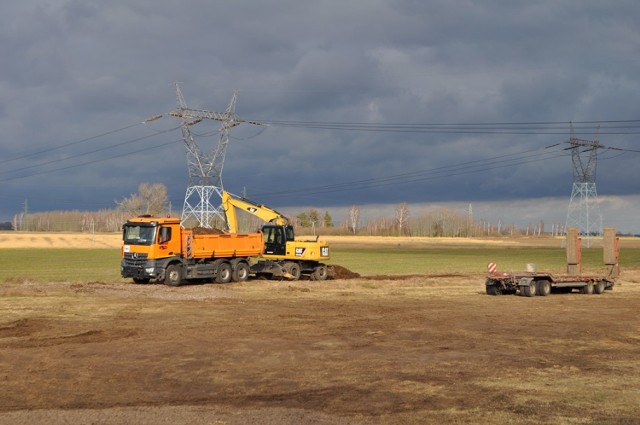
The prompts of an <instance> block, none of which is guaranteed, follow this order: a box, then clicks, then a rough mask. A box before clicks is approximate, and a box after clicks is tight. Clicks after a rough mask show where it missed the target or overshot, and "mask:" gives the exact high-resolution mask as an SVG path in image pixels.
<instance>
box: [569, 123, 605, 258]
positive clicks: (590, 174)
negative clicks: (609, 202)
mask: <svg viewBox="0 0 640 425" xmlns="http://www.w3.org/2000/svg"><path fill="white" fill-rule="evenodd" d="M598 139H599V137H598V135H597V136H596V140H583V139H579V138H577V137H575V134H574V131H573V125H571V138H570V139H569V145H570V147H569V148H567V149H571V162H572V164H573V187H572V190H571V199H570V200H569V208H568V210H567V221H566V225H565V231H566V228H567V227H577V228H578V232H579V233H580V234H581V235H584V236H585V237H586V239H587V246H589V238H590V237H591V236H595V235H602V214H601V213H600V207H599V205H598V192H597V191H596V168H597V163H598V149H602V148H604V146H603V145H601V144H600V142H599V141H598Z"/></svg>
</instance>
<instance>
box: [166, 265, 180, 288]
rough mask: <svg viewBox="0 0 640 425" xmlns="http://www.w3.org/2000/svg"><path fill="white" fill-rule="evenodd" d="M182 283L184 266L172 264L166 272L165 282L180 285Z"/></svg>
mask: <svg viewBox="0 0 640 425" xmlns="http://www.w3.org/2000/svg"><path fill="white" fill-rule="evenodd" d="M181 283H182V267H181V266H180V265H179V264H172V265H170V266H169V267H167V270H166V271H165V272H164V284H165V285H169V286H179V285H180V284H181Z"/></svg>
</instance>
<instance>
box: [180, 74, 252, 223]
mask: <svg viewBox="0 0 640 425" xmlns="http://www.w3.org/2000/svg"><path fill="white" fill-rule="evenodd" d="M175 87H176V99H177V103H178V109H177V110H176V111H174V112H171V113H170V114H169V115H172V116H174V117H179V118H182V126H181V128H182V138H183V140H184V145H185V149H186V153H187V169H188V172H189V185H188V187H187V191H186V193H185V196H184V206H183V208H182V218H181V222H182V225H183V226H184V225H185V223H187V222H188V221H189V220H191V219H194V220H195V221H196V222H197V225H199V226H201V227H206V228H211V227H212V224H213V221H214V219H215V218H216V217H218V218H220V220H221V221H222V222H223V223H224V222H225V216H224V212H223V210H222V207H221V205H220V204H221V202H216V204H217V205H214V204H213V202H214V200H213V198H216V196H217V198H216V199H221V198H222V191H223V186H222V168H223V167H224V159H225V156H226V152H227V145H228V144H229V132H230V130H231V129H232V128H233V127H235V126H237V125H239V124H240V123H241V122H243V120H241V119H240V117H238V116H237V115H236V113H235V108H236V99H237V93H235V92H234V93H233V96H231V100H230V102H229V105H228V106H227V109H226V111H225V112H212V111H205V110H202V109H192V108H187V105H186V102H185V100H184V97H183V96H182V92H181V91H180V86H179V84H178V83H175ZM204 119H209V120H215V121H221V122H222V125H221V126H220V131H219V132H220V139H219V141H218V144H217V145H216V147H215V149H214V150H213V152H212V153H210V154H208V153H204V152H203V151H202V150H201V148H200V146H199V145H198V143H196V141H195V139H194V137H193V134H192V132H191V126H192V125H195V124H197V123H199V122H200V121H202V120H204Z"/></svg>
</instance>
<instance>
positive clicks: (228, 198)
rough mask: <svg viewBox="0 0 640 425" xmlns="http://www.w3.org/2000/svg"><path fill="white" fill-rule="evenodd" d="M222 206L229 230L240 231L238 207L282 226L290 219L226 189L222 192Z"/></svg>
mask: <svg viewBox="0 0 640 425" xmlns="http://www.w3.org/2000/svg"><path fill="white" fill-rule="evenodd" d="M222 208H223V209H224V212H225V215H226V217H227V226H228V227H229V232H231V233H238V214H237V212H236V208H238V209H240V210H242V211H246V212H248V213H249V214H252V215H254V216H256V217H258V218H260V219H262V220H264V221H265V222H266V223H273V224H277V225H280V226H285V225H287V224H289V219H288V218H287V217H285V216H284V215H282V214H280V213H279V212H278V211H276V210H274V209H272V208H269V207H267V206H265V205H260V204H257V203H255V202H253V201H250V200H248V199H245V198H242V197H240V196H236V195H233V194H231V193H229V192H227V191H226V190H225V191H223V192H222Z"/></svg>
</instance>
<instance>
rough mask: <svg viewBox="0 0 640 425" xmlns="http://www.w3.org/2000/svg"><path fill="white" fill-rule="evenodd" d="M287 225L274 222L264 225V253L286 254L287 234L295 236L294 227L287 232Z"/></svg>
mask: <svg viewBox="0 0 640 425" xmlns="http://www.w3.org/2000/svg"><path fill="white" fill-rule="evenodd" d="M287 227H291V226H279V225H273V224H265V225H264V226H262V236H263V239H264V253H265V254H270V255H285V254H286V252H287V240H288V239H287V234H288V233H290V235H291V237H293V228H292V229H291V231H290V232H287V231H286V230H287Z"/></svg>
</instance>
